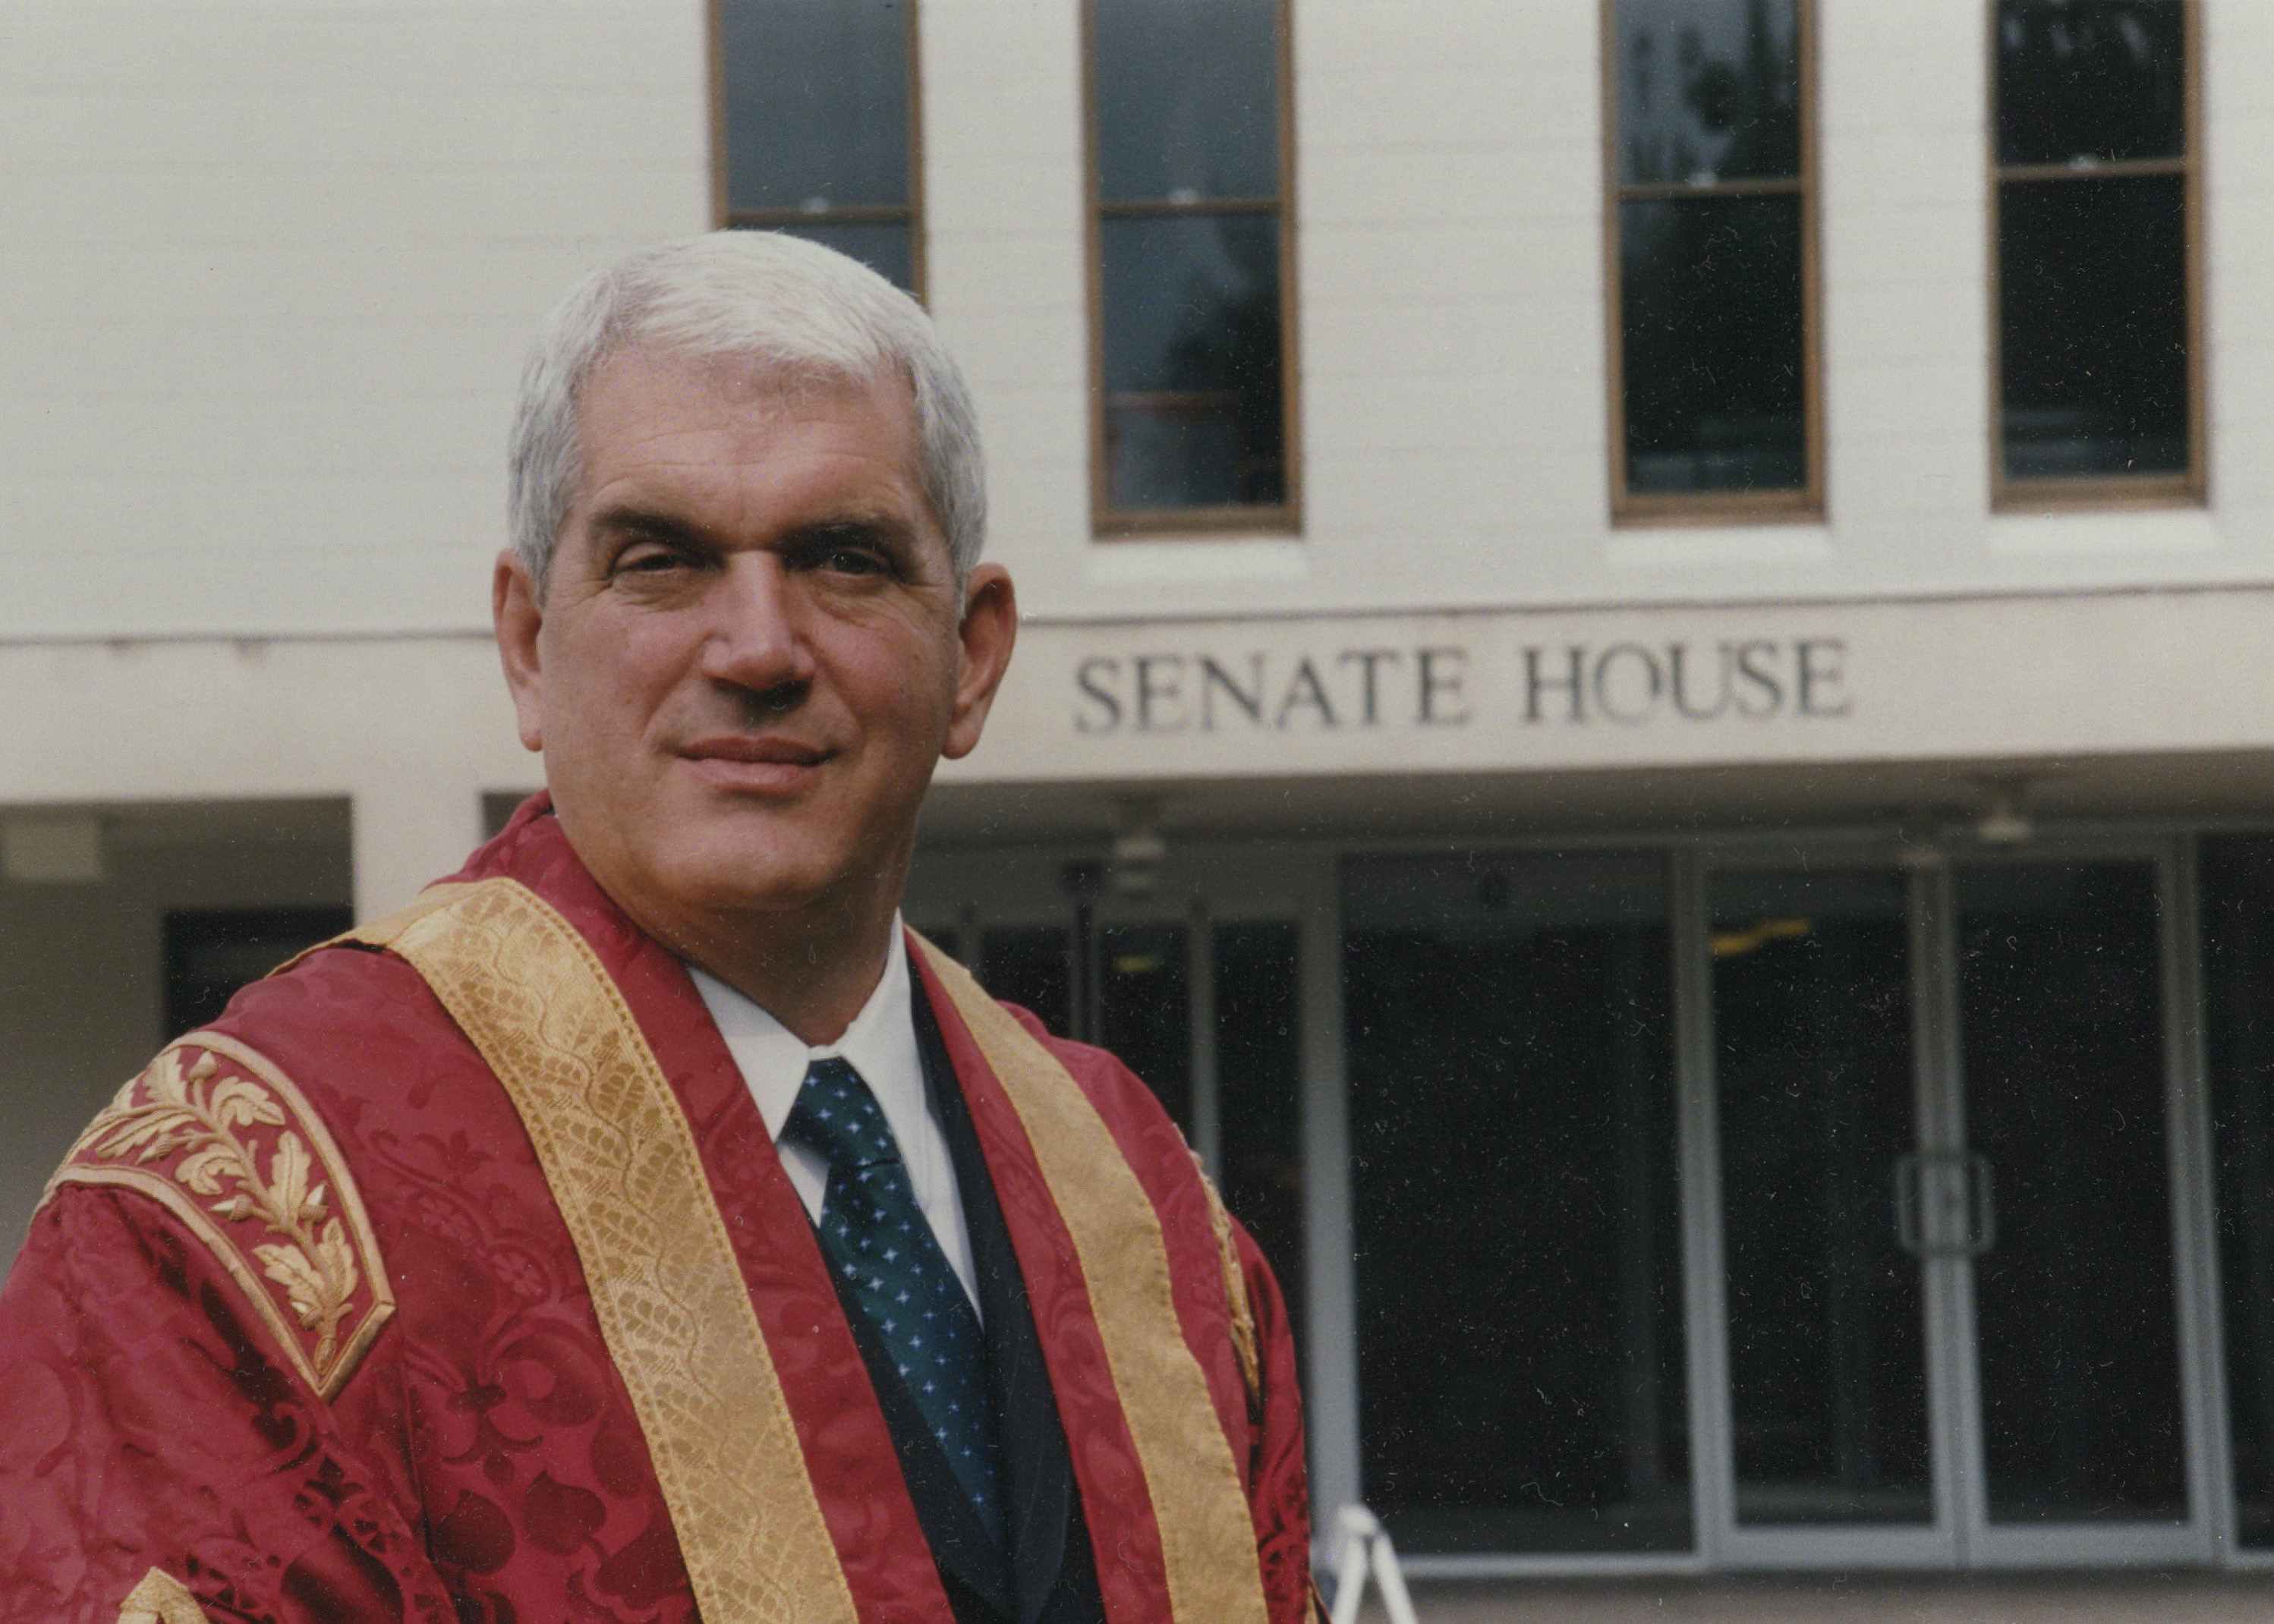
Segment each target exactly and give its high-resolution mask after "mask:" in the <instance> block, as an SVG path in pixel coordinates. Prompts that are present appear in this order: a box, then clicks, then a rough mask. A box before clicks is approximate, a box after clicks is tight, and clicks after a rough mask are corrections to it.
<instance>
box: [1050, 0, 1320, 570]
mask: <svg viewBox="0 0 2274 1624" xmlns="http://www.w3.org/2000/svg"><path fill="white" fill-rule="evenodd" d="M1281 19H1282V9H1281V4H1280V0H1089V23H1090V26H1089V47H1090V108H1091V116H1092V118H1093V120H1094V124H1093V127H1092V143H1091V145H1092V157H1093V162H1094V163H1095V169H1094V172H1093V175H1092V184H1093V186H1094V187H1095V192H1094V194H1093V200H1094V203H1095V206H1096V210H1097V214H1098V219H1097V262H1096V266H1095V267H1094V274H1095V276H1096V284H1095V286H1096V294H1095V297H1096V304H1097V308H1096V312H1095V317H1096V321H1097V323H1098V328H1099V340H1100V342H1099V359H1100V365H1101V367H1102V371H1103V377H1102V378H1101V379H1100V383H1101V385H1102V387H1101V388H1100V390H1099V395H1098V403H1097V406H1096V420H1095V423H1094V425H1093V433H1094V436H1095V440H1094V444H1095V449H1096V477H1097V481H1098V492H1097V509H1098V517H1099V521H1100V523H1103V524H1108V525H1111V523H1114V522H1115V521H1116V520H1117V519H1119V520H1126V521H1127V522H1129V523H1132V524H1135V523H1141V522H1142V521H1144V520H1145V519H1147V518H1148V517H1158V516H1160V515H1176V514H1178V513H1179V512H1184V511H1201V512H1207V513H1211V514H1215V515H1231V516H1233V517H1235V518H1238V517H1244V516H1245V515H1244V514H1243V510H1246V511H1248V512H1252V513H1254V515H1257V517H1258V518H1261V517H1263V516H1264V515H1267V513H1268V512H1269V510H1272V509H1279V510H1282V511H1283V512H1284V509H1285V508H1287V507H1288V506H1289V503H1290V500H1291V492H1290V490H1289V487H1288V479H1287V470H1288V446H1287V438H1288V417H1287V402H1286V398H1285V395H1286V376H1287V371H1288V359H1287V354H1286V345H1287V336H1288V335H1287V332H1286V328H1285V324H1284V320H1283V314H1282V312H1281V310H1280V292H1281V276H1282V270H1283V262H1284V256H1285V241H1284V238H1285V233H1286V230H1287V216H1286V203H1287V199H1285V198H1284V197H1283V196H1282V195H1281V191H1282V181H1281V165H1282V160H1283V158H1284V154H1283V153H1282V152H1281V151H1280V123H1281V119H1282V116H1283V101H1284V95H1285V86H1284V85H1283V84H1281V83H1280V77H1281V76H1280V72H1279V56H1280V50H1281V47H1282V41H1281V40H1280V37H1279V29H1280V25H1281Z"/></svg>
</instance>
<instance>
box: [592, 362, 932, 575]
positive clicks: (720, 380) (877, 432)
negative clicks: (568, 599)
mask: <svg viewBox="0 0 2274 1624" xmlns="http://www.w3.org/2000/svg"><path fill="white" fill-rule="evenodd" d="M577 407H578V423H577V428H578V438H579V440H580V442H581V443H580V445H579V447H578V450H579V456H578V461H579V462H580V464H581V465H582V467H581V472H582V477H581V478H580V479H579V481H578V484H579V485H580V487H581V489H580V491H579V493H578V496H577V499H576V503H575V504H574V506H573V507H572V508H571V515H572V520H571V523H572V528H574V529H586V528H587V527H588V526H589V525H590V524H591V523H593V522H594V521H595V520H596V519H597V518H598V517H599V514H600V512H601V511H602V510H604V509H606V510H614V508H617V507H619V506H629V508H634V509H642V510H646V511H648V512H650V513H656V512H660V511H662V509H663V508H679V507H681V506H682V505H684V504H686V503H689V502H692V503H695V504H696V505H697V506H698V507H700V506H707V505H709V503H710V502H711V501H712V500H720V499H726V500H741V499H740V497H739V496H735V495H732V494H731V492H732V482H733V481H734V480H735V479H737V478H738V477H739V476H737V475H736V473H735V470H738V469H739V470H743V471H744V472H749V471H759V470H764V467H765V466H766V463H767V462H768V457H769V452H770V451H771V450H772V447H770V446H769V444H768V438H769V437H770V436H771V435H772V433H773V432H774V431H776V430H777V429H779V428H781V427H782V426H783V425H786V424H787V425H794V424H795V423H796V422H797V420H799V419H801V418H811V417H834V418H838V419H840V421H847V422H849V423H850V424H851V425H852V426H853V427H854V429H855V433H856V435H860V436H862V440H863V443H864V444H865V446H866V447H867V450H868V451H869V452H874V453H878V454H881V455H880V456H879V461H880V462H885V463H888V464H889V463H894V462H896V463H897V464H898V474H897V477H895V478H893V479H892V480H890V481H887V482H886V483H887V485H896V486H899V487H900V495H897V496H894V497H891V498H889V499H887V498H885V496H884V495H883V493H882V490H881V489H880V488H879V487H877V486H874V485H870V487H869V488H868V489H867V490H866V492H863V496H864V500H863V501H862V503H860V504H857V505H858V506H861V507H862V508H864V509H865V508H878V509H879V511H877V512H876V513H873V514H870V513H867V512H865V511H864V512H863V513H862V515H860V516H863V517H874V518H878V519H889V518H892V517H894V516H895V515H894V513H893V512H892V511H891V510H903V511H906V510H907V509H908V508H909V507H910V505H911V504H912V505H913V511H912V512H907V517H909V518H913V519H916V522H917V523H918V526H919V529H920V530H922V531H925V532H930V533H932V535H933V538H934V540H936V541H937V545H940V546H941V547H943V548H944V547H945V546H946V541H945V534H944V532H941V531H940V530H939V527H938V518H937V515H936V514H934V513H933V512H932V510H931V503H930V494H929V492H928V491H927V490H926V488H925V485H924V481H923V477H922V453H921V448H920V447H919V444H918V440H917V435H916V428H915V401H914V391H913V390H912V389H911V387H909V385H908V382H907V380H906V379H905V378H904V377H902V376H900V374H898V373H897V372H888V373H886V374H885V375H884V376H882V377H870V378H859V377H855V378H847V377H844V376H841V375H831V374H816V373H814V372H811V371H804V372H800V371H798V370H796V369H793V368H787V367H783V366H780V365H771V364H769V363H767V362H765V361H764V360H754V359H751V358H749V357H736V356H707V355H701V354H690V353H688V352H686V351H681V350H671V349H667V348H658V347H641V348H636V349H626V350H620V351H618V352H616V353H615V354H614V355H612V356H610V357H607V358H606V360H604V361H603V362H602V363H601V364H600V365H599V366H597V367H595V368H594V369H593V371H592V372H591V376H590V377H589V378H588V379H587V380H586V384H585V387H584V388H583V389H582V390H580V391H579V393H578V401H577ZM869 424H873V425H875V428H874V431H873V432H869V431H868V428H867V425H869ZM879 439H886V440H889V441H890V445H889V448H888V447H885V446H883V445H878V444H877V440H879ZM865 455H866V453H864V456H865ZM870 466H876V464H875V463H871V464H870ZM713 473H725V474H727V477H728V479H729V481H730V483H729V484H728V485H719V484H718V483H717V482H716V481H715V480H714V479H713V478H712V474H713ZM748 488H749V487H747V486H745V487H744V490H745V491H747V490H748ZM580 509H581V510H582V511H583V513H584V521H583V523H577V522H576V521H575V519H574V516H573V515H575V514H576V512H577V511H578V510H580ZM849 511H850V510H849V509H848V513H849ZM918 515H921V516H920V517H918ZM681 516H682V517H684V518H685V519H687V520H689V521H690V522H695V523H703V522H704V519H703V516H702V515H700V514H698V513H697V512H694V511H689V512H687V513H685V514H683V515H681ZM595 539H597V538H595Z"/></svg>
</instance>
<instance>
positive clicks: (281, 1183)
mask: <svg viewBox="0 0 2274 1624" xmlns="http://www.w3.org/2000/svg"><path fill="white" fill-rule="evenodd" d="M65 1184H94V1185H109V1186H112V1187H114V1188H122V1189H127V1190H132V1191H135V1192H139V1193H140V1194H142V1195H146V1196H147V1197H149V1198H150V1199H153V1200H154V1201H156V1202H158V1203H159V1204H160V1205H161V1206H162V1207H165V1208H166V1209H167V1210H168V1211H169V1213H171V1214H173V1215H174V1216H175V1217H176V1218H177V1219H179V1220H180V1221H181V1222H182V1223H183V1224H184V1225H185V1226H186V1227H187V1228H188V1229H189V1230H190V1231H191V1233H192V1234H193V1235H194V1236H196V1237H197V1238H198V1240H199V1241H200V1243H202V1244H204V1245H205V1246H206V1248H207V1250H208V1251H209V1252H211V1253H212V1254H213V1256H214V1258H215V1260H216V1261H217V1262H219V1263H220V1264H221V1265H222V1267H223V1268H225V1269H226V1270H227V1271H228V1272H229V1274H230V1278H231V1279H233V1280H234V1281H236V1282H237V1286H238V1288H239V1289H241V1290H242V1291H243V1292H244V1293H245V1297H246V1299H247V1300H248V1301H249V1302H250V1303H251V1304H252V1308H253V1311H254V1312H256V1313H257V1314H258V1315H259V1316H260V1319H261V1321H262V1323H264V1324H265V1325H267V1327H268V1329H269V1331H270V1333H271V1334H272V1335H273V1336H274V1338H275V1342H276V1345H277V1347H278V1349H279V1350H281V1351H282V1353H283V1355H284V1357H286V1358H287V1359H288V1360H290V1363H291V1365H292V1367H293V1368H294V1369H295V1370H297V1372H299V1374H300V1377H301V1379H302V1380H305V1382H306V1383H307V1384H308V1385H309V1386H310V1387H312V1388H314V1389H315V1391H316V1392H317V1393H318V1394H320V1395H321V1396H323V1397H324V1398H326V1399H329V1398H331V1397H332V1396H333V1395H335V1394H336V1393H337V1392H338V1391H339V1390H340V1387H341V1386H342V1384H343V1383H344V1382H345V1381H346V1380H347V1379H348V1377H349V1375H350V1373H351V1372H353V1371H354V1369H355V1366H356V1364H357V1362H358V1360H359V1359H361V1358H362V1357H363V1356H364V1353H365V1351H366V1350H368V1349H369V1348H370V1346H371V1343H372V1339H373V1337H375V1336H377V1335H379V1330H380V1327H381V1326H382V1325H384V1324H385V1323H386V1321H387V1319H388V1315H390V1314H391V1313H393V1312H394V1311H395V1297H394V1293H393V1291H392V1290H391V1289H389V1287H388V1281H387V1271H386V1269H385V1267H384V1266H383V1265H382V1263H381V1262H380V1255H379V1245H378V1243H377V1242H376V1241H375V1240H374V1239H373V1236H372V1231H371V1222H370V1219H369V1218H368V1217H367V1216H366V1215H365V1212H364V1207H363V1201H362V1198H361V1197H360V1196H359V1195H358V1193H357V1192H356V1187H355V1184H354V1181H353V1180H352V1179H351V1178H350V1177H349V1175H348V1169H347V1164H346V1162H344V1161H343V1159H342V1157H341V1155H340V1151H339V1147H338V1146H337V1145H336V1144H335V1143H334V1142H333V1140H332V1136H331V1134H330V1133H329V1132H327V1131H326V1129H325V1127H324V1124H323V1123H322V1121H321V1120H320V1118H319V1117H318V1116H317V1115H316V1113H315V1112H314V1111H313V1110H312V1109H311V1108H310V1107H309V1104H308V1101H307V1100H306V1098H305V1096H303V1095H302V1094H301V1093H300V1091H299V1089H298V1088H297V1087H296V1086H293V1083H292V1081H291V1079H290V1078H288V1077H286V1076H285V1075H284V1074H283V1072H282V1071H279V1070H277V1068H276V1067H275V1065H274V1064H271V1063H270V1062H269V1061H268V1059H267V1057H266V1056H262V1055H260V1053H258V1052H256V1051H255V1050H253V1049H249V1048H247V1047H246V1046H245V1045H244V1044H242V1043H239V1042H237V1041H236V1040H234V1039H232V1038H229V1037H224V1036H223V1035H222V1034H220V1033H217V1032H192V1033H191V1034H189V1035H188V1036H186V1037H184V1038H181V1039H178V1040H177V1041H175V1042H173V1043H172V1044H170V1045H169V1046H168V1047H167V1048H166V1049H163V1050H162V1051H161V1052H160V1054H159V1056H158V1057H157V1058H156V1059H155V1060H153V1061H152V1062H151V1063H150V1064H149V1065H148V1066H147V1068H146V1069H145V1070H144V1071H143V1072H142V1074H141V1075H140V1076H139V1077H137V1078H135V1079H133V1080H132V1082H130V1083H128V1084H127V1085H126V1086H124V1088H121V1089H120V1090H119V1091H118V1094H117V1098H115V1099H113V1100H112V1101H111V1102H110V1104H109V1106H107V1107H106V1108H104V1109H103V1110H102V1113H101V1114H100V1115H98V1116H96V1117H95V1119H94V1122H93V1123H91V1124H88V1126H87V1132H84V1133H82V1134H80V1135H79V1140H78V1142H77V1143H76V1144H75V1145H73V1146H72V1151H71V1154H70V1155H69V1156H68V1157H66V1158H65V1159H64V1165H63V1166H62V1168H61V1169H58V1170H57V1171H56V1176H55V1177H54V1178H52V1179H51V1180H49V1184H48V1192H49V1194H53V1193H54V1192H55V1191H56V1189H58V1188H60V1187H61V1186H63V1185H65ZM157 1576H159V1577H163V1575H157ZM139 1593H140V1592H139V1590H138V1591H137V1594H138V1595H139ZM160 1616H162V1617H163V1618H165V1619H166V1620H168V1624H171V1621H172V1615H171V1614H161V1615H160Z"/></svg>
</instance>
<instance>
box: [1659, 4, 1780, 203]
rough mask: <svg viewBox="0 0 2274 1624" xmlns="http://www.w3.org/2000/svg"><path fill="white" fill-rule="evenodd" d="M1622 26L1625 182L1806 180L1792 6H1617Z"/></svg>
mask: <svg viewBox="0 0 2274 1624" xmlns="http://www.w3.org/2000/svg"><path fill="white" fill-rule="evenodd" d="M1617 20H1618V39H1617V46H1616V49H1617V51H1618V70H1617V79H1618V121H1619V123H1618V168H1619V178H1620V179H1621V180H1622V181H1630V182H1653V181H1682V182H1688V183H1693V184H1694V183H1700V182H1713V181H1723V180H1743V179H1749V178H1756V177H1772V176H1797V175H1799V173H1800V26H1799V17H1798V13H1797V8H1796V5H1795V4H1794V0H1783V4H1762V0H1619V4H1618V11H1617Z"/></svg>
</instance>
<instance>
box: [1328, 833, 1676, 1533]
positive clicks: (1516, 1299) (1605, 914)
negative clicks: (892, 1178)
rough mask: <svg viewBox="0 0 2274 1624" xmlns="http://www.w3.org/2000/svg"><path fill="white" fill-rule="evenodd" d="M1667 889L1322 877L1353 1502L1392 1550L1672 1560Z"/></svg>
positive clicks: (1368, 873)
mask: <svg viewBox="0 0 2274 1624" xmlns="http://www.w3.org/2000/svg"><path fill="white" fill-rule="evenodd" d="M1667 891H1668V887H1667V876H1666V870H1665V867H1664V865H1663V863H1662V862H1660V861H1656V860H1653V859H1651V858H1629V857H1600V856H1586V857H1569V856H1544V855H1543V856H1521V857H1517V856H1509V857H1498V856H1495V857H1487V856H1484V855H1481V854H1475V853H1459V854H1453V855H1448V856H1446V857H1444V858H1442V859H1434V858H1396V859H1381V860H1374V861H1363V862H1354V863H1352V865H1350V867H1349V868H1348V869H1347V871H1346V874H1345V883H1344V928H1345V932H1346V935H1345V955H1346V956H1345V960H1344V974H1345V976H1346V978H1347V981H1346V985H1347V988H1348V996H1347V1004H1346V1013H1347V1019H1348V1049H1347V1058H1348V1067H1349V1077H1350V1109H1351V1140H1352V1181H1353V1183H1352V1199H1353V1220H1354V1224H1355V1229H1356V1245H1357V1257H1356V1270H1357V1286H1358V1321H1359V1395H1360V1398H1359V1404H1360V1409H1359V1425H1360V1446H1361V1452H1362V1465H1363V1470H1364V1492H1365V1496H1366V1500H1367V1504H1368V1505H1369V1506H1371V1507H1374V1509H1375V1510H1376V1511H1378V1512H1380V1513H1382V1515H1383V1516H1384V1518H1385V1519H1386V1521H1387V1522H1388V1523H1389V1527H1390V1529H1391V1530H1392V1532H1393V1533H1394V1534H1395V1536H1396V1538H1397V1542H1398V1544H1399V1545H1400V1546H1401V1547H1402V1548H1404V1549H1407V1550H1414V1551H1436V1552H1448V1551H1465V1550H1469V1551H1476V1550H1481V1551H1536V1552H1547V1551H1575V1552H1577V1551H1622V1550H1669V1549H1682V1548H1686V1547H1687V1546H1688V1545H1690V1539H1691V1522H1690V1488H1689V1484H1690V1461H1689V1447H1688V1434H1687V1420H1686V1416H1687V1407H1686V1404H1685V1402H1684V1387H1683V1368H1684V1367H1683V1335H1682V1289H1681V1282H1682V1245H1681V1230H1680V1223H1679V1213H1678V1210H1677V1199H1676V1192H1675V1111H1674V1086H1673V1062H1672V1047H1673V1044H1672V1032H1671V1014H1670V1005H1671V996H1672V995H1671V974H1670V969H1669V960H1668V923H1667V913H1666V909H1667Z"/></svg>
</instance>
